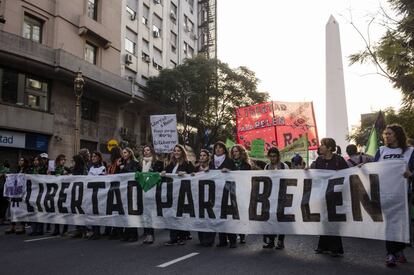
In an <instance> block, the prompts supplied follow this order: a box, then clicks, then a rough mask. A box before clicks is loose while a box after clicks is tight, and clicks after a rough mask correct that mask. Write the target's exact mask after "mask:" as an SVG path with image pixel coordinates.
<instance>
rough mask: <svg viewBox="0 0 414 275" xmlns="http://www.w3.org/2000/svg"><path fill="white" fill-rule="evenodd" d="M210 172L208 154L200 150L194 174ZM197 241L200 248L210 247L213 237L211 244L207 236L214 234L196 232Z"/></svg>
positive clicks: (204, 150)
mask: <svg viewBox="0 0 414 275" xmlns="http://www.w3.org/2000/svg"><path fill="white" fill-rule="evenodd" d="M209 170H210V152H209V151H208V150H206V149H201V151H200V155H199V158H198V165H197V166H196V167H195V172H208V171H209ZM197 234H198V240H199V241H200V244H201V245H202V246H212V245H213V243H214V236H215V235H214V236H213V240H212V242H209V241H207V242H206V240H207V239H208V236H210V235H212V234H215V233H207V232H198V233H197Z"/></svg>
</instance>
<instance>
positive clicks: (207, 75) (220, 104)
mask: <svg viewBox="0 0 414 275" xmlns="http://www.w3.org/2000/svg"><path fill="white" fill-rule="evenodd" d="M257 85H258V79H257V78H256V76H255V74H254V72H252V71H250V70H249V69H247V68H246V67H239V68H237V69H232V68H230V67H229V66H228V65H227V64H226V63H223V62H221V61H219V60H215V59H206V58H205V57H202V56H197V57H195V58H193V59H186V60H185V61H184V63H183V64H182V65H179V66H177V67H176V68H174V69H165V70H162V71H161V72H160V74H159V76H157V77H152V78H150V79H149V80H148V92H149V94H150V96H151V97H152V98H153V99H154V101H158V102H160V103H161V104H162V105H163V106H165V108H166V111H167V112H168V111H169V112H174V113H176V114H177V120H178V122H179V123H180V124H181V126H182V127H180V129H179V133H180V136H181V138H182V140H183V141H184V142H186V143H189V144H190V146H192V147H194V148H196V149H199V148H201V147H203V146H208V145H210V144H211V143H212V142H214V141H216V140H219V139H223V140H224V139H225V138H226V137H231V136H232V135H234V133H235V108H237V107H243V106H248V105H252V104H256V103H262V102H265V101H267V100H268V98H269V95H268V94H267V93H260V92H258V90H257ZM192 135H193V136H194V138H193V139H190V136H192Z"/></svg>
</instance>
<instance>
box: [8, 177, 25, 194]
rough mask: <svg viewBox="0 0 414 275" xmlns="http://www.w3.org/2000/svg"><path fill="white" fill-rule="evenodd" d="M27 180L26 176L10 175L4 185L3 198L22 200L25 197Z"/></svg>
mask: <svg viewBox="0 0 414 275" xmlns="http://www.w3.org/2000/svg"><path fill="white" fill-rule="evenodd" d="M25 186H26V178H25V175H24V174H9V175H7V176H6V182H5V183H4V190H3V196H4V197H6V198H21V197H22V196H23V192H24V187H25Z"/></svg>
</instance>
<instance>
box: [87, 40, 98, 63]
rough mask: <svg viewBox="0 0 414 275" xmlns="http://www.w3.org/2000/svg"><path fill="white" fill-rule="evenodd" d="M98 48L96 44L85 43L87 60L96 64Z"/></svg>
mask: <svg viewBox="0 0 414 275" xmlns="http://www.w3.org/2000/svg"><path fill="white" fill-rule="evenodd" d="M97 51H98V48H97V47H95V46H94V45H92V44H90V43H88V42H86V44H85V60H86V61H88V62H89V63H91V64H95V65H96V54H97Z"/></svg>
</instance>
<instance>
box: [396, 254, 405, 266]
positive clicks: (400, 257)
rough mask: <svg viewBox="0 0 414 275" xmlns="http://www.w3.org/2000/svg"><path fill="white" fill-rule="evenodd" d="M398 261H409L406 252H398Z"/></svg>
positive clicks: (403, 262)
mask: <svg viewBox="0 0 414 275" xmlns="http://www.w3.org/2000/svg"><path fill="white" fill-rule="evenodd" d="M396 258H397V262H399V263H402V264H405V263H407V258H406V257H405V255H404V252H402V251H400V252H398V253H397V257H396Z"/></svg>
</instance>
